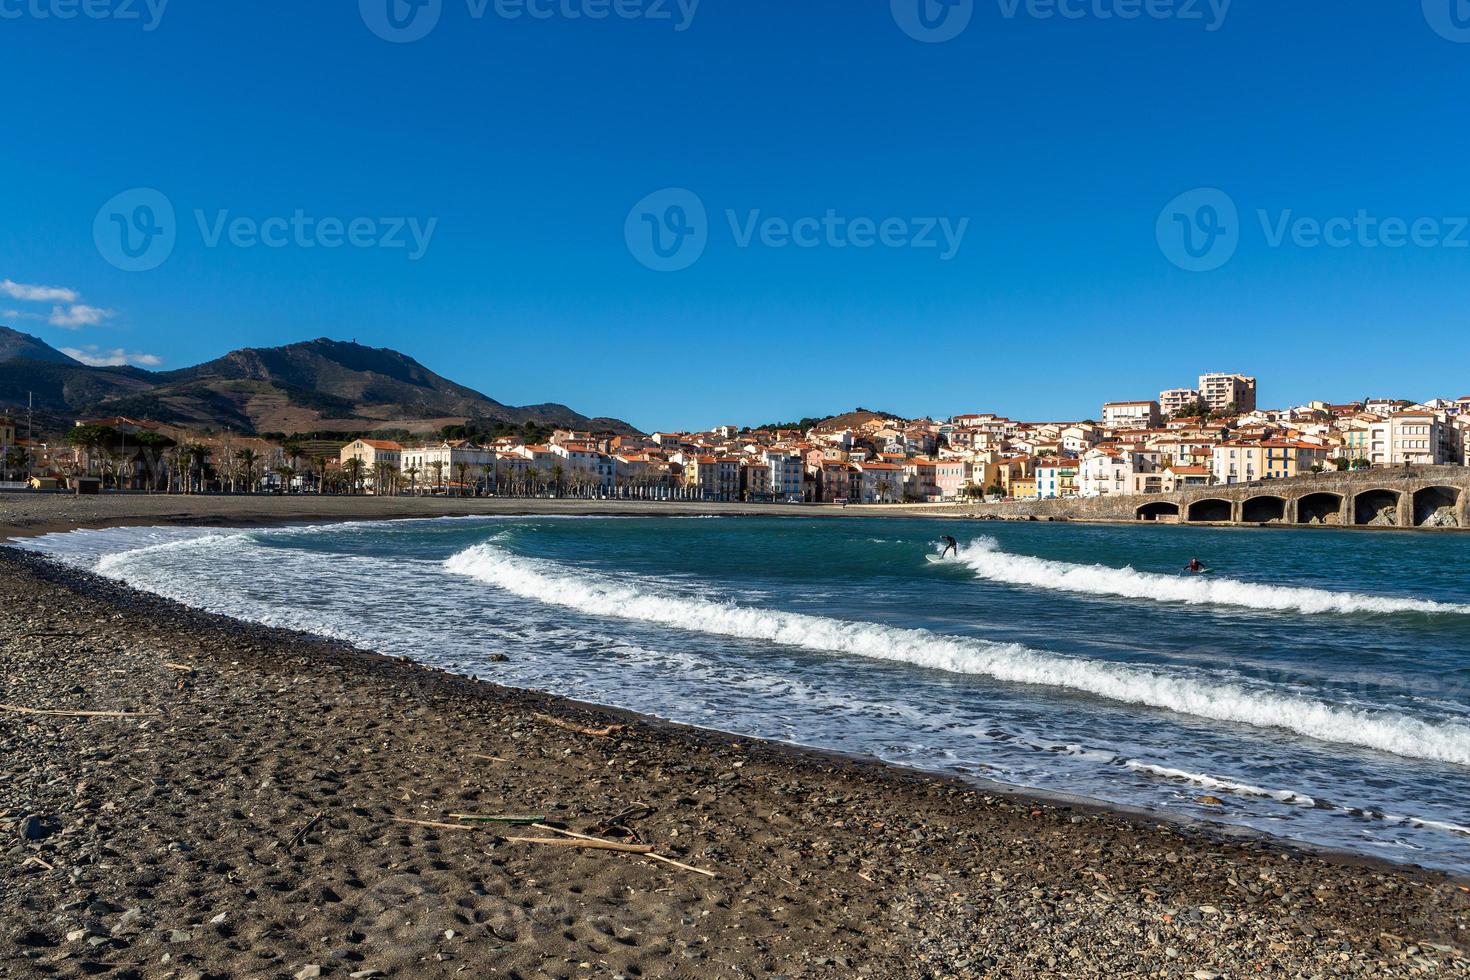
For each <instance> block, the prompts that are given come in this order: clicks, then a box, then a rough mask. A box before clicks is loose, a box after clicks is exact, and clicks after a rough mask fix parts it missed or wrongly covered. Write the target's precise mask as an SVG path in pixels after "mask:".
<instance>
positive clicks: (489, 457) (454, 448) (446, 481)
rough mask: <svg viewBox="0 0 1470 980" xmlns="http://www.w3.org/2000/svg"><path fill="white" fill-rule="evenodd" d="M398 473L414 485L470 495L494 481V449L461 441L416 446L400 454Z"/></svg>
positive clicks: (432, 489) (436, 490)
mask: <svg viewBox="0 0 1470 980" xmlns="http://www.w3.org/2000/svg"><path fill="white" fill-rule="evenodd" d="M401 472H402V474H403V475H404V476H405V477H406V478H408V479H409V481H410V483H411V485H413V486H417V487H426V488H428V489H430V490H431V491H435V492H438V491H448V490H449V489H451V488H453V489H454V490H455V491H456V492H459V493H469V492H471V491H472V490H474V489H476V488H478V487H480V486H482V485H485V484H489V483H490V482H492V481H493V480H494V479H495V450H493V449H486V448H485V447H483V446H477V445H475V444H474V443H472V442H469V441H467V440H463V439H461V440H457V441H450V440H447V439H446V440H445V441H444V442H441V443H439V444H438V445H437V446H416V447H413V448H410V449H405V450H404V451H403V466H402V470H401Z"/></svg>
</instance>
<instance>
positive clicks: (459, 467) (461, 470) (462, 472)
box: [454, 463, 470, 497]
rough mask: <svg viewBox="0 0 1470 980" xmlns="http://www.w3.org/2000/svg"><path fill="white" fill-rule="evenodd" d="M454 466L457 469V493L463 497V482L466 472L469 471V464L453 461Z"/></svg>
mask: <svg viewBox="0 0 1470 980" xmlns="http://www.w3.org/2000/svg"><path fill="white" fill-rule="evenodd" d="M454 468H455V469H456V470H458V471H459V495H460V496H461V497H463V496H464V495H465V493H464V490H465V482H466V478H467V474H468V473H469V471H470V464H469V463H455V464H454Z"/></svg>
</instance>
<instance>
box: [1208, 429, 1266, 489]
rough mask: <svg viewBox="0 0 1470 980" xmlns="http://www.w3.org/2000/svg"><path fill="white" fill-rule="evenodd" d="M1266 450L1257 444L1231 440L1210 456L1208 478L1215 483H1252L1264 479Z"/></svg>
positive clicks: (1215, 449) (1219, 446)
mask: <svg viewBox="0 0 1470 980" xmlns="http://www.w3.org/2000/svg"><path fill="white" fill-rule="evenodd" d="M1265 472H1266V450H1265V449H1264V448H1263V447H1262V446H1261V444H1260V443H1258V442H1247V441H1245V440H1240V439H1232V440H1230V441H1229V442H1223V443H1221V444H1220V445H1218V446H1216V447H1215V448H1214V450H1213V452H1211V454H1210V476H1211V478H1212V479H1213V481H1214V482H1215V483H1223V484H1226V485H1227V486H1228V485H1230V484H1234V483H1254V482H1255V481H1257V480H1261V479H1264V478H1265Z"/></svg>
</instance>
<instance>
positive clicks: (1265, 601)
mask: <svg viewBox="0 0 1470 980" xmlns="http://www.w3.org/2000/svg"><path fill="white" fill-rule="evenodd" d="M957 561H958V563H959V564H961V565H964V566H966V567H968V568H970V569H971V570H973V571H974V572H975V574H976V575H979V576H980V577H981V578H983V579H988V580H989V581H992V582H1004V583H1006V584H1009V585H1026V586H1033V587H1036V588H1042V589H1059V590H1061V591H1063V592H1077V593H1083V594H1086V595H1100V596H1119V597H1121V598H1125V599H1152V600H1154V601H1157V602H1182V603H1186V604H1188V605H1195V606H1204V605H1217V606H1239V607H1241V608H1244V609H1261V610H1273V611H1281V612H1300V613H1308V614H1319V613H1348V614H1352V613H1378V614H1385V613H1430V614H1459V615H1470V606H1464V605H1456V604H1454V603H1448V602H1434V601H1432V600H1429V599H1401V598H1394V597H1392V596H1377V595H1368V594H1365V593H1361V592H1330V591H1327V590H1325V589H1309V588H1299V587H1297V586H1290V585H1262V584H1258V583H1254V582H1242V581H1239V580H1238V579H1230V578H1213V577H1210V576H1204V575H1161V574H1159V573H1157V572H1140V571H1138V570H1136V569H1134V568H1131V567H1128V568H1111V567H1109V566H1107V565H1079V564H1074V563H1072V562H1065V561H1053V560H1050V559H1047V558H1032V557H1029V556H1027V555H1014V554H1011V553H1009V552H1006V551H1002V550H1001V548H1000V545H999V544H998V543H997V542H996V541H995V540H994V539H992V538H979V539H977V540H975V541H973V542H971V543H970V544H969V545H967V546H966V547H965V550H964V551H963V552H961V553H960V555H959V558H958V559H957Z"/></svg>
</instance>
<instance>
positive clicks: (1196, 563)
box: [1184, 558, 1205, 575]
mask: <svg viewBox="0 0 1470 980" xmlns="http://www.w3.org/2000/svg"><path fill="white" fill-rule="evenodd" d="M1184 570H1185V571H1186V572H1188V573H1189V574H1191V575H1203V574H1204V573H1205V566H1204V564H1203V563H1201V562H1200V560H1199V559H1198V558H1191V559H1189V564H1188V565H1185V566H1184Z"/></svg>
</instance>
